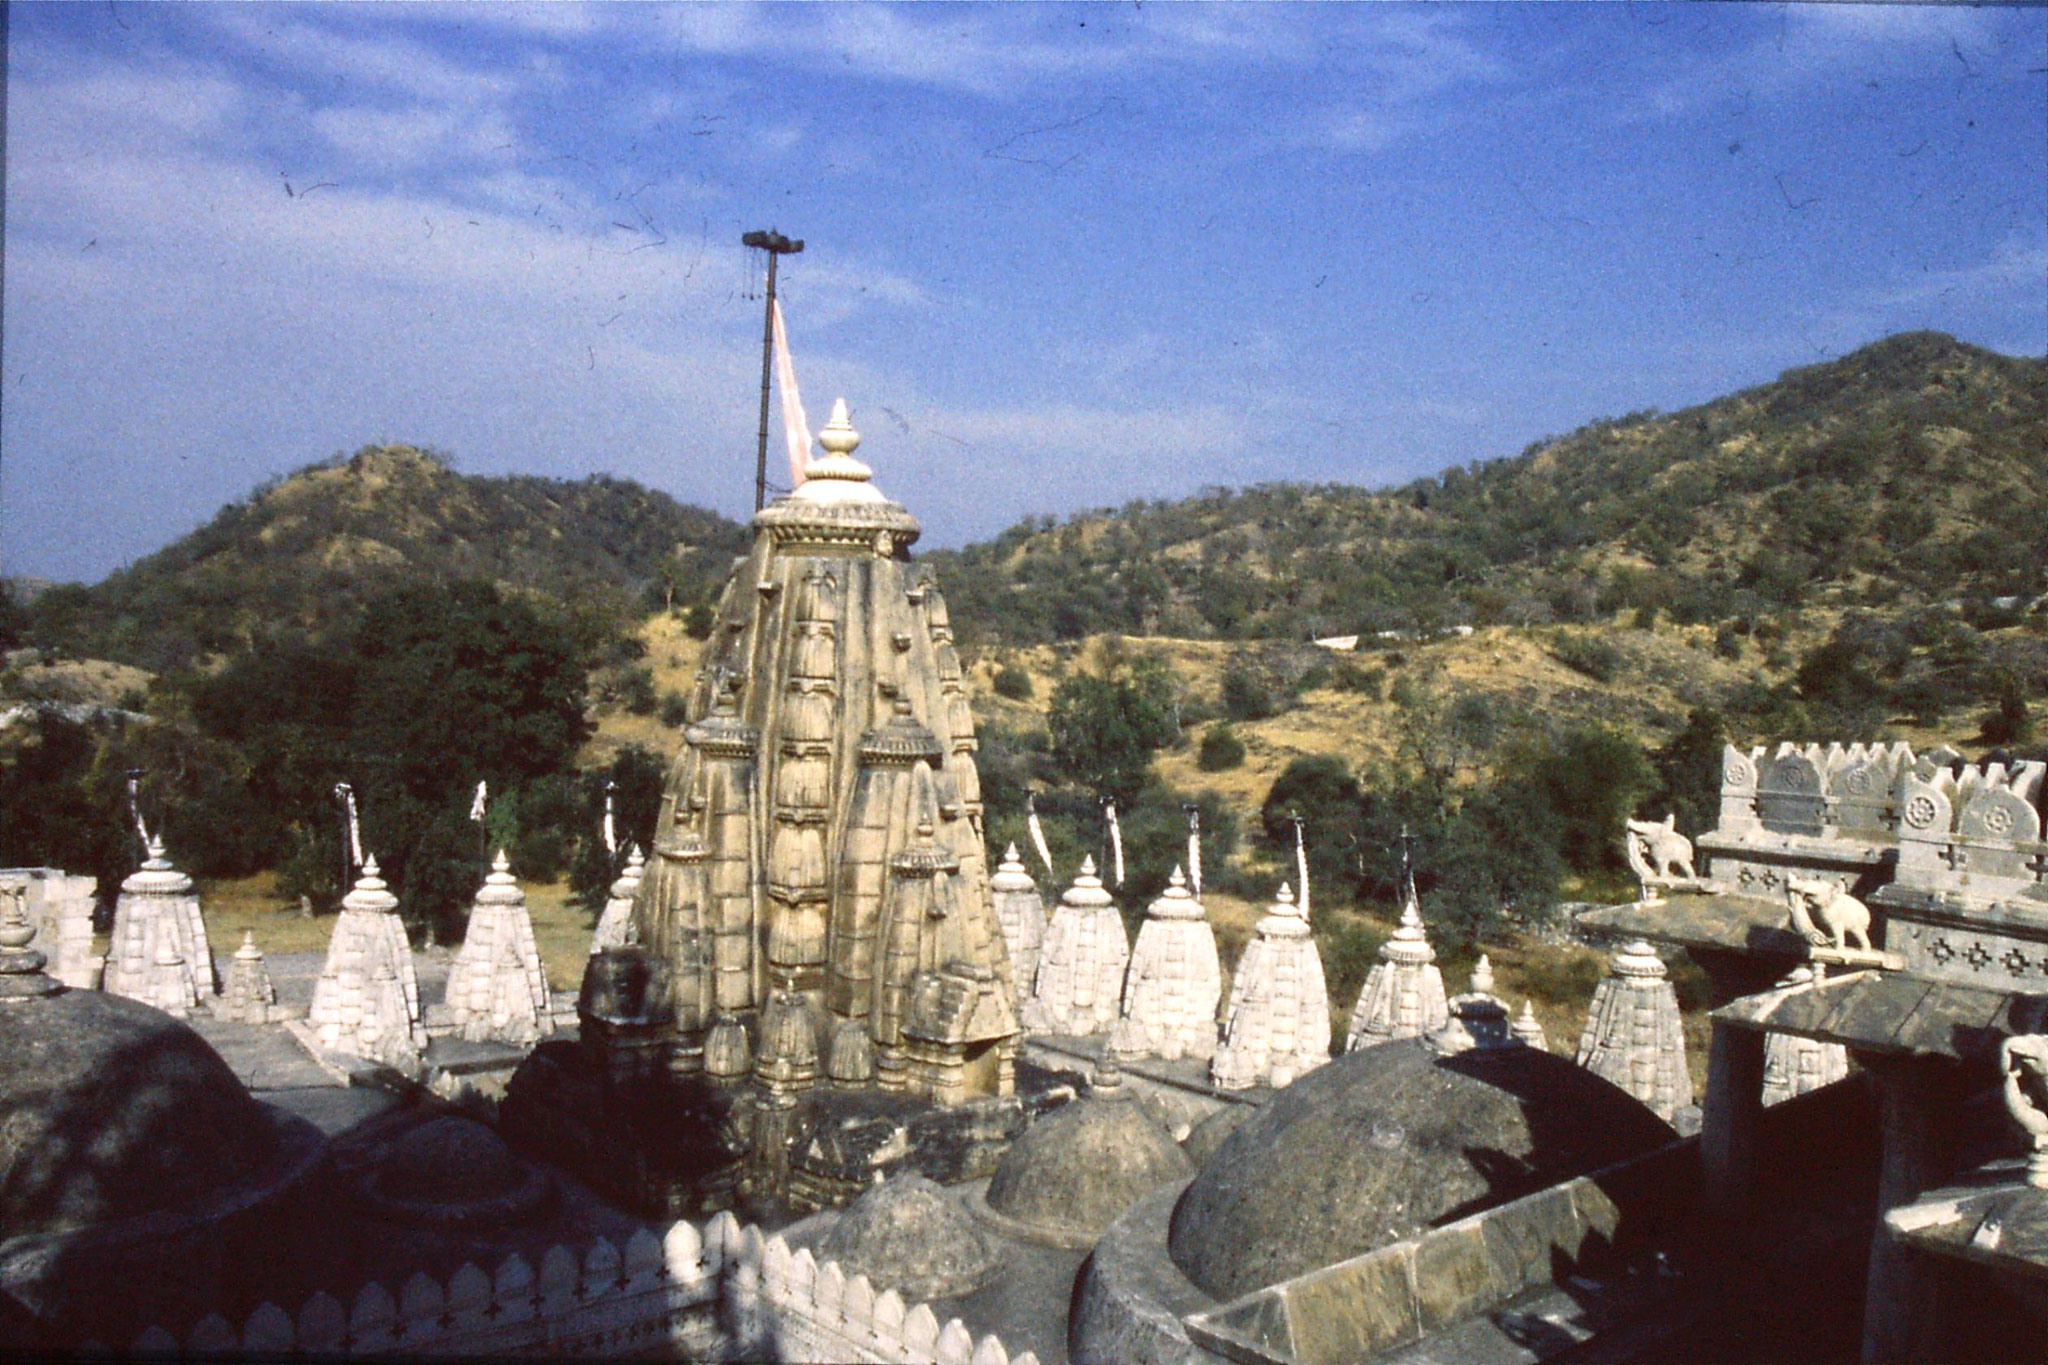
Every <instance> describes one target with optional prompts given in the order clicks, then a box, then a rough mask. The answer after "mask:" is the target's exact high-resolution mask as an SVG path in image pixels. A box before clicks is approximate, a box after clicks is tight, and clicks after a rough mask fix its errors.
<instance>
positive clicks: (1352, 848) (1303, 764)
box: [1259, 754, 1364, 897]
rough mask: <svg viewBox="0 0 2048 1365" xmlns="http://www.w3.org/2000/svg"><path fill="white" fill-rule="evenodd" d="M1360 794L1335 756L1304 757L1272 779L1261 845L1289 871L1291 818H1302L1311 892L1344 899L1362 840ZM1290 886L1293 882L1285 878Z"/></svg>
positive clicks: (1262, 811) (1261, 827)
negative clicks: (1341, 893) (1340, 893)
mask: <svg viewBox="0 0 2048 1365" xmlns="http://www.w3.org/2000/svg"><path fill="white" fill-rule="evenodd" d="M1363 802H1364V793H1363V792H1362V791H1361V790H1360V788H1359V785H1358V779H1357V778H1356V777H1353V776H1352V775H1351V769H1350V767H1349V766H1348V765H1346V764H1345V762H1344V760H1343V759H1341V758H1339V757H1337V756H1336V755H1335V754H1309V755H1305V756H1303V757H1301V758H1297V759H1295V760H1294V761H1293V762H1292V763H1289V764H1288V765H1287V767H1286V768H1285V769H1284V770H1282V772H1281V774H1280V776H1278V777H1276V778H1274V779H1273V785H1272V787H1271V788H1269V789H1268V790H1267V792H1266V799H1265V801H1264V802H1262V803H1261V804H1260V806H1259V833H1260V836H1261V837H1260V839H1259V842H1260V844H1261V845H1262V846H1263V847H1264V848H1265V849H1266V850H1267V851H1268V852H1270V853H1271V854H1272V855H1273V856H1274V857H1276V858H1278V859H1280V861H1281V862H1282V864H1283V865H1285V866H1287V867H1289V868H1292V867H1293V865H1294V821H1293V820H1292V819H1291V818H1290V817H1291V816H1293V815H1297V814H1298V815H1299V816H1300V817H1301V838H1302V845H1303V847H1304V848H1305V849H1306V850H1307V852H1308V869H1309V876H1310V877H1311V878H1312V879H1313V883H1314V886H1315V888H1316V892H1317V894H1319V895H1327V894H1328V893H1329V892H1331V891H1335V890H1336V889H1337V888H1338V887H1340V886H1341V887H1343V888H1344V889H1345V894H1346V895H1347V897H1348V896H1349V894H1350V893H1351V891H1352V890H1353V889H1354V888H1355V887H1356V886H1357V873H1356V871H1355V868H1356V866H1357V859H1358V852H1359V848H1360V842H1361V840H1362V839H1363V837H1364V804H1363ZM1288 880H1289V881H1292V880H1293V877H1292V876H1291V875H1290V876H1289V877H1288ZM1297 889H1299V888H1297Z"/></svg>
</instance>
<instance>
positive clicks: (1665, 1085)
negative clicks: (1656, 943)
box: [1578, 939, 1692, 1122]
mask: <svg viewBox="0 0 2048 1365" xmlns="http://www.w3.org/2000/svg"><path fill="white" fill-rule="evenodd" d="M1578 1063H1579V1065H1580V1066H1583V1067H1585V1068H1586V1069H1587V1070H1588V1071H1591V1072H1592V1073H1593V1074H1594V1075H1596V1076H1600V1077H1604V1078H1605V1079H1607V1080H1610V1081H1612V1082H1614V1084H1616V1085H1618V1086H1620V1087H1621V1088H1622V1089H1623V1090H1626V1091H1628V1093H1629V1094H1631V1095H1634V1096H1635V1097H1636V1098H1637V1099H1639V1100H1641V1101H1642V1102H1643V1103H1644V1104H1646V1105H1648V1106H1649V1107H1650V1109H1651V1110H1652V1111H1654V1112H1655V1113H1656V1115H1657V1117H1658V1118H1661V1119H1663V1120H1665V1121H1666V1122H1669V1121H1670V1120H1671V1119H1672V1117H1673V1115H1675V1114H1676V1113H1677V1112H1678V1111H1679V1110H1680V1109H1684V1108H1686V1107H1687V1106H1689V1105H1691V1104H1692V1073H1691V1072H1690V1071H1689V1070H1687V1068H1686V1061H1685V1028H1684V1024H1683V1021H1682V1020H1681V1019H1680V1017H1679V1013H1678V993H1677V991H1676V990H1674V989H1673V988H1672V985H1671V980H1670V973H1669V972H1668V971H1667V970H1666V968H1665V966H1664V961H1663V959H1662V958H1660V957H1658V956H1657V954H1656V952H1655V951H1654V950H1653V949H1652V948H1651V947H1650V945H1649V944H1647V943H1645V942H1643V941H1642V940H1640V939H1638V940H1637V941H1635V942H1633V943H1629V944H1626V945H1624V946H1623V947H1622V949H1621V950H1620V951H1619V952H1617V953H1616V954H1615V955H1614V959H1613V962H1612V964H1611V965H1610V967H1609V969H1608V975H1607V978H1606V979H1605V980H1603V981H1602V982H1601V983H1600V984H1599V986H1597V987H1596V988H1595V989H1594V991H1593V1003H1592V1005H1591V1007H1590V1008H1589V1009H1588V1010H1587V1011H1586V1031H1585V1032H1584V1033H1583V1034H1582V1035H1581V1036H1580V1038H1579V1052H1578Z"/></svg>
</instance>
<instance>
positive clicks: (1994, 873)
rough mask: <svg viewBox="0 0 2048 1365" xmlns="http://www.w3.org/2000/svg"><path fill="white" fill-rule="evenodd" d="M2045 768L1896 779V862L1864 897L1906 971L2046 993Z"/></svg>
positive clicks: (2033, 764)
mask: <svg viewBox="0 0 2048 1365" xmlns="http://www.w3.org/2000/svg"><path fill="white" fill-rule="evenodd" d="M2044 781H2048V765H2044V764H2042V763H2040V762H2038V761H2023V762H2018V763H2013V764H2010V765H2008V764H2003V763H1981V764H1968V765H1965V764H1961V763H1945V764H1935V763H1932V762H1925V763H1922V764H1920V765H1918V766H1916V767H1915V768H1914V769H1912V770H1911V771H1908V772H1907V773H1905V774H1904V775H1902V777H1901V778H1900V782H1899V788H1898V805H1899V861H1898V871H1897V875H1896V876H1895V877H1894V878H1893V880H1892V882H1891V884H1890V885H1888V886H1885V887H1882V888H1880V889H1879V890H1878V891H1877V892H1876V893H1875V894H1874V895H1873V896H1872V897H1871V901H1872V904H1873V905H1874V906H1877V907H1879V908H1881V909H1882V910H1883V911H1884V912H1885V913H1886V915H1887V918H1888V921H1889V929H1888V937H1887V939H1886V946H1887V947H1888V948H1890V949H1892V950H1893V951H1894V952H1897V953H1898V954H1900V955H1901V956H1902V957H1903V958H1904V960H1905V964H1906V966H1907V969H1908V970H1911V971H1916V972H1922V973H1925V974H1927V975H1932V976H1942V977H1948V978H1952V979H1956V980H1961V981H1967V982H1968V983H1969V984H1971V985H1975V986H1984V987H1987V988H1993V989H2002V990H2018V991H2030V992H2040V991H2048V843H2044V842H2043V840H2042V837H2041V836H2042V799H2043V788H2044Z"/></svg>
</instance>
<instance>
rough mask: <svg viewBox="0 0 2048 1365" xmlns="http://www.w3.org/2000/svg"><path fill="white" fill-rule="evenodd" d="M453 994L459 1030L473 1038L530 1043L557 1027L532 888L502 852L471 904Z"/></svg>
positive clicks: (452, 976) (451, 1009)
mask: <svg viewBox="0 0 2048 1365" xmlns="http://www.w3.org/2000/svg"><path fill="white" fill-rule="evenodd" d="M447 999H448V1014H449V1017H450V1019H451V1020H452V1021H453V1022H454V1024H455V1031H456V1032H457V1033H459V1034H460V1035H461V1036H462V1037H464V1038H466V1039H468V1040H469V1041H471V1042H478V1043H481V1042H496V1043H509V1044H511V1045H513V1046H515V1047H530V1046H532V1045H533V1044H534V1043H536V1042H538V1041H540V1040H541V1039H542V1038H544V1037H546V1036H547V1035H548V1034H550V1033H552V1032H554V1027H555V1025H554V1016H553V1014H552V1013H551V1012H550V1011H549V1008H548V983H547V976H546V974H545V973H544V972H543V971H542V969H541V962H540V949H539V947H538V945H536V944H535V942H534V938H533V920H532V919H531V917H529V916H528V914H527V912H526V893H525V892H524V891H521V890H520V889H519V883H518V882H517V881H516V880H515V879H514V878H513V876H512V865H511V863H510V862H509V861H508V860H507V859H506V857H505V855H504V854H503V853H502V852H501V853H499V854H498V856H497V860H496V861H495V862H493V863H492V864H491V873H490V875H489V876H488V877H485V878H484V884H483V886H482V887H481V888H480V889H479V890H478V891H477V893H476V904H475V905H474V906H472V907H471V908H470V912H469V928H468V931H467V932H466V933H465V934H464V935H463V939H462V949H461V951H460V952H458V953H457V954H456V955H455V965H454V966H453V967H451V968H450V969H449V972H448V997H447Z"/></svg>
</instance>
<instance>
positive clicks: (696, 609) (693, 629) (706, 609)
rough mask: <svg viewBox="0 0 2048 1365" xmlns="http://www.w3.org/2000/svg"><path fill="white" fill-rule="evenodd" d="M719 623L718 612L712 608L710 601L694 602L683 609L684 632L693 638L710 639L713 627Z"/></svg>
mask: <svg viewBox="0 0 2048 1365" xmlns="http://www.w3.org/2000/svg"><path fill="white" fill-rule="evenodd" d="M717 623H718V614H717V613H716V612H714V611H712V610H711V607H710V604H708V603H705V602H692V603H691V604H690V605H689V606H687V607H685V608H684V609H683V634H685V635H687V636H689V637H690V638H691V639H692V640H708V639H710V638H711V627H712V626H714V625H716V624H717Z"/></svg>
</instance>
